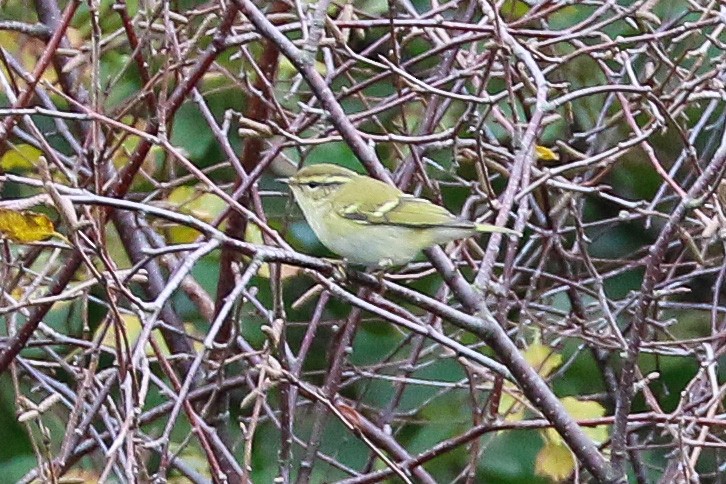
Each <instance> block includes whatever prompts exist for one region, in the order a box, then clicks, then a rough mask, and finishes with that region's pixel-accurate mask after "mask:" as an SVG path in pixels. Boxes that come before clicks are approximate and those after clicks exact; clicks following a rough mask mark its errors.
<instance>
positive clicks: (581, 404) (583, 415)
mask: <svg viewBox="0 0 726 484" xmlns="http://www.w3.org/2000/svg"><path fill="white" fill-rule="evenodd" d="M560 402H562V406H563V407H565V410H567V413H568V414H570V416H571V417H572V418H573V419H575V420H590V419H594V418H600V417H602V416H604V415H605V407H603V406H602V405H600V404H599V403H598V402H595V401H593V400H578V399H577V398H575V397H564V398H560ZM582 431H583V432H584V433H585V435H587V436H588V437H590V438H591V439H592V440H593V441H594V442H595V443H598V444H600V443H602V442H605V441H606V440H607V438H608V426H607V425H598V426H597V427H583V428H582ZM544 437H545V438H546V439H547V440H548V441H550V442H552V443H555V444H562V445H564V441H563V440H562V437H560V434H558V433H557V431H556V430H555V429H547V430H545V434H544Z"/></svg>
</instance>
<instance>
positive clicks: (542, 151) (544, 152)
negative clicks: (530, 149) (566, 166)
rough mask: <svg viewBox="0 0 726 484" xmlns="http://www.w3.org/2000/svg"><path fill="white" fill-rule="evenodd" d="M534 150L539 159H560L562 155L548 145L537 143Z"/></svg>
mask: <svg viewBox="0 0 726 484" xmlns="http://www.w3.org/2000/svg"><path fill="white" fill-rule="evenodd" d="M534 152H535V154H536V155H537V159H538V160H539V161H560V155H558V154H557V153H555V152H554V151H552V150H551V149H549V148H547V147H546V146H540V145H537V146H535V147H534Z"/></svg>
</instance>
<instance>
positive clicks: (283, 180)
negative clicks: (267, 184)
mask: <svg viewBox="0 0 726 484" xmlns="http://www.w3.org/2000/svg"><path fill="white" fill-rule="evenodd" d="M275 181H279V182H280V183H284V184H285V185H292V183H293V182H292V179H291V178H275Z"/></svg>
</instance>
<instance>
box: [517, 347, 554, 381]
mask: <svg viewBox="0 0 726 484" xmlns="http://www.w3.org/2000/svg"><path fill="white" fill-rule="evenodd" d="M523 356H524V359H525V360H527V363H529V364H530V365H531V366H532V367H533V368H534V369H535V370H537V373H539V374H540V376H543V377H546V376H549V374H550V373H552V371H553V370H554V369H555V368H557V367H559V366H560V365H561V364H562V355H560V354H559V353H555V352H554V351H553V350H552V348H550V347H548V346H545V345H543V344H542V343H539V342H537V343H533V344H531V345H529V347H528V348H527V349H526V350H525V351H524V354H523Z"/></svg>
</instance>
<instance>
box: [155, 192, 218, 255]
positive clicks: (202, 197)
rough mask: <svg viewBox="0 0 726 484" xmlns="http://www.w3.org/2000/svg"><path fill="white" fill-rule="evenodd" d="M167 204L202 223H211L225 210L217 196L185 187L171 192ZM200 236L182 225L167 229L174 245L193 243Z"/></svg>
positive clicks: (197, 232) (195, 231)
mask: <svg viewBox="0 0 726 484" xmlns="http://www.w3.org/2000/svg"><path fill="white" fill-rule="evenodd" d="M167 202H169V203H170V204H172V205H174V206H175V207H177V209H178V210H179V211H180V212H183V213H186V214H189V215H193V216H194V217H196V218H198V219H200V220H203V221H204V222H212V221H213V220H214V219H216V218H217V217H218V216H219V215H220V214H221V213H222V212H223V211H224V210H225V209H226V208H227V203H226V202H225V201H224V200H222V199H221V198H220V197H218V196H217V195H214V194H212V193H203V192H201V191H199V190H197V189H196V188H194V187H192V186H187V185H182V186H179V187H176V188H175V189H174V190H172V191H171V193H170V194H169V197H168V198H167ZM200 235H201V233H200V232H199V231H197V230H195V229H193V228H191V227H187V226H184V225H177V226H174V227H172V228H171V229H169V237H170V239H171V241H172V242H174V243H176V244H183V243H189V242H194V241H195V240H196V239H197V237H199V236H200Z"/></svg>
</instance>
